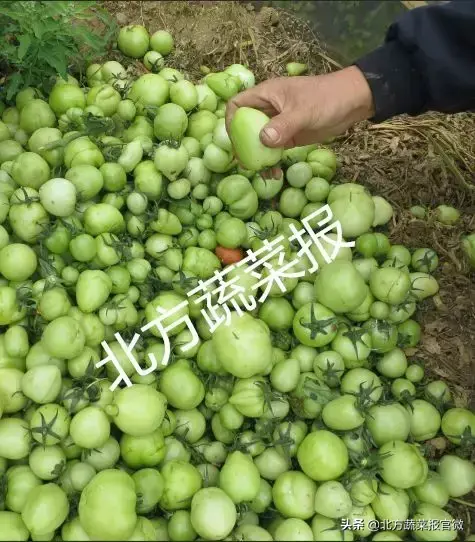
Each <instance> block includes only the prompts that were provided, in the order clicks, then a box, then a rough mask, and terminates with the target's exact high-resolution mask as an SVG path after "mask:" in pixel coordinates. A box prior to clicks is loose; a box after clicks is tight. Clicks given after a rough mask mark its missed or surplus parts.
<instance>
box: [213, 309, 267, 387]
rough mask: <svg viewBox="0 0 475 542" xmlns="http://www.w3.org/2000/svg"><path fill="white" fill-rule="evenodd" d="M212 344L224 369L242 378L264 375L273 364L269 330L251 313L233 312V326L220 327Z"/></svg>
mask: <svg viewBox="0 0 475 542" xmlns="http://www.w3.org/2000/svg"><path fill="white" fill-rule="evenodd" d="M212 341H213V348H214V351H215V353H216V356H217V358H218V360H219V362H220V363H221V365H222V366H223V368H224V369H225V370H226V371H228V372H229V373H231V374H232V375H234V376H237V377H238V378H250V377H251V376H255V375H259V374H262V373H263V372H264V371H265V369H266V368H267V367H268V365H269V363H271V361H272V343H271V337H270V333H269V330H268V328H267V326H266V324H264V322H262V321H261V320H258V319H256V318H253V317H252V316H251V315H250V314H249V313H244V314H243V315H242V316H239V314H238V313H237V312H232V313H231V318H230V322H229V324H227V323H226V324H222V325H220V326H219V327H218V329H216V331H215V332H214V334H213V337H212Z"/></svg>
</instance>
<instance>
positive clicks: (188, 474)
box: [160, 460, 203, 510]
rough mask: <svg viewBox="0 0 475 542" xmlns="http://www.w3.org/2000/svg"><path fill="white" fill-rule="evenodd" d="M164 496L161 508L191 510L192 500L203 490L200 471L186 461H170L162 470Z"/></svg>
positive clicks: (161, 500)
mask: <svg viewBox="0 0 475 542" xmlns="http://www.w3.org/2000/svg"><path fill="white" fill-rule="evenodd" d="M161 472H162V477H163V482H164V486H163V495H162V498H161V499H160V506H162V507H163V508H165V509H166V510H181V509H185V508H189V506H190V503H191V498H192V497H193V495H194V494H195V493H196V492H197V491H198V490H199V489H201V486H202V483H203V480H202V478H201V474H200V471H199V470H198V469H197V468H196V467H194V466H193V465H191V464H190V463H188V462H186V461H179V460H172V461H168V462H167V463H166V464H165V465H164V466H163V468H162V470H161Z"/></svg>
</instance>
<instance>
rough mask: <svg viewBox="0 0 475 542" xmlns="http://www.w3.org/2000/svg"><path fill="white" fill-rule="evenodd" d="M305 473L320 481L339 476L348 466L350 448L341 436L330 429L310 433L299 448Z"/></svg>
mask: <svg viewBox="0 0 475 542" xmlns="http://www.w3.org/2000/svg"><path fill="white" fill-rule="evenodd" d="M297 459H298V462H299V465H300V467H301V468H302V470H303V471H304V473H305V474H306V475H307V476H309V477H310V478H312V480H316V481H318V482H324V481H327V480H335V479H337V478H339V477H340V476H341V475H342V474H343V473H344V472H345V470H346V468H347V466H348V450H347V448H346V446H345V443H344V442H343V441H342V440H341V438H340V437H338V436H337V435H335V434H334V433H330V431H324V430H321V431H313V432H312V433H309V434H308V435H307V436H306V437H305V438H304V439H303V441H302V444H300V446H299V449H298V450H297Z"/></svg>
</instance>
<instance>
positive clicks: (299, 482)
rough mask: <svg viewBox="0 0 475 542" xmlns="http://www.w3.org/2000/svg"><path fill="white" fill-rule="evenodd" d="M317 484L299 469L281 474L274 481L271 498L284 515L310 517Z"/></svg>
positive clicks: (312, 512) (312, 511) (301, 517)
mask: <svg viewBox="0 0 475 542" xmlns="http://www.w3.org/2000/svg"><path fill="white" fill-rule="evenodd" d="M316 490H317V484H316V483H315V482H314V481H313V480H311V479H310V478H309V477H308V476H306V475H305V474H303V473H302V472H299V471H288V472H284V473H283V474H281V475H280V476H279V477H278V478H277V480H276V481H275V482H274V486H273V488H272V498H273V500H274V504H275V506H276V508H277V510H278V511H279V512H280V513H281V514H283V515H284V516H285V517H294V518H300V519H310V518H311V517H312V516H313V514H314V506H315V504H314V500H315V493H316Z"/></svg>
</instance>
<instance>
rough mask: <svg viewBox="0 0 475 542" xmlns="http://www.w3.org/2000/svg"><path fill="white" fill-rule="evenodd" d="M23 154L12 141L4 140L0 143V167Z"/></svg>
mask: <svg viewBox="0 0 475 542" xmlns="http://www.w3.org/2000/svg"><path fill="white" fill-rule="evenodd" d="M22 152H23V147H22V146H21V145H20V143H18V141H15V140H14V139H5V140H4V141H1V142H0V165H2V167H3V164H5V163H6V162H11V161H12V160H15V159H16V158H17V157H18V156H20V155H21V154H22Z"/></svg>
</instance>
